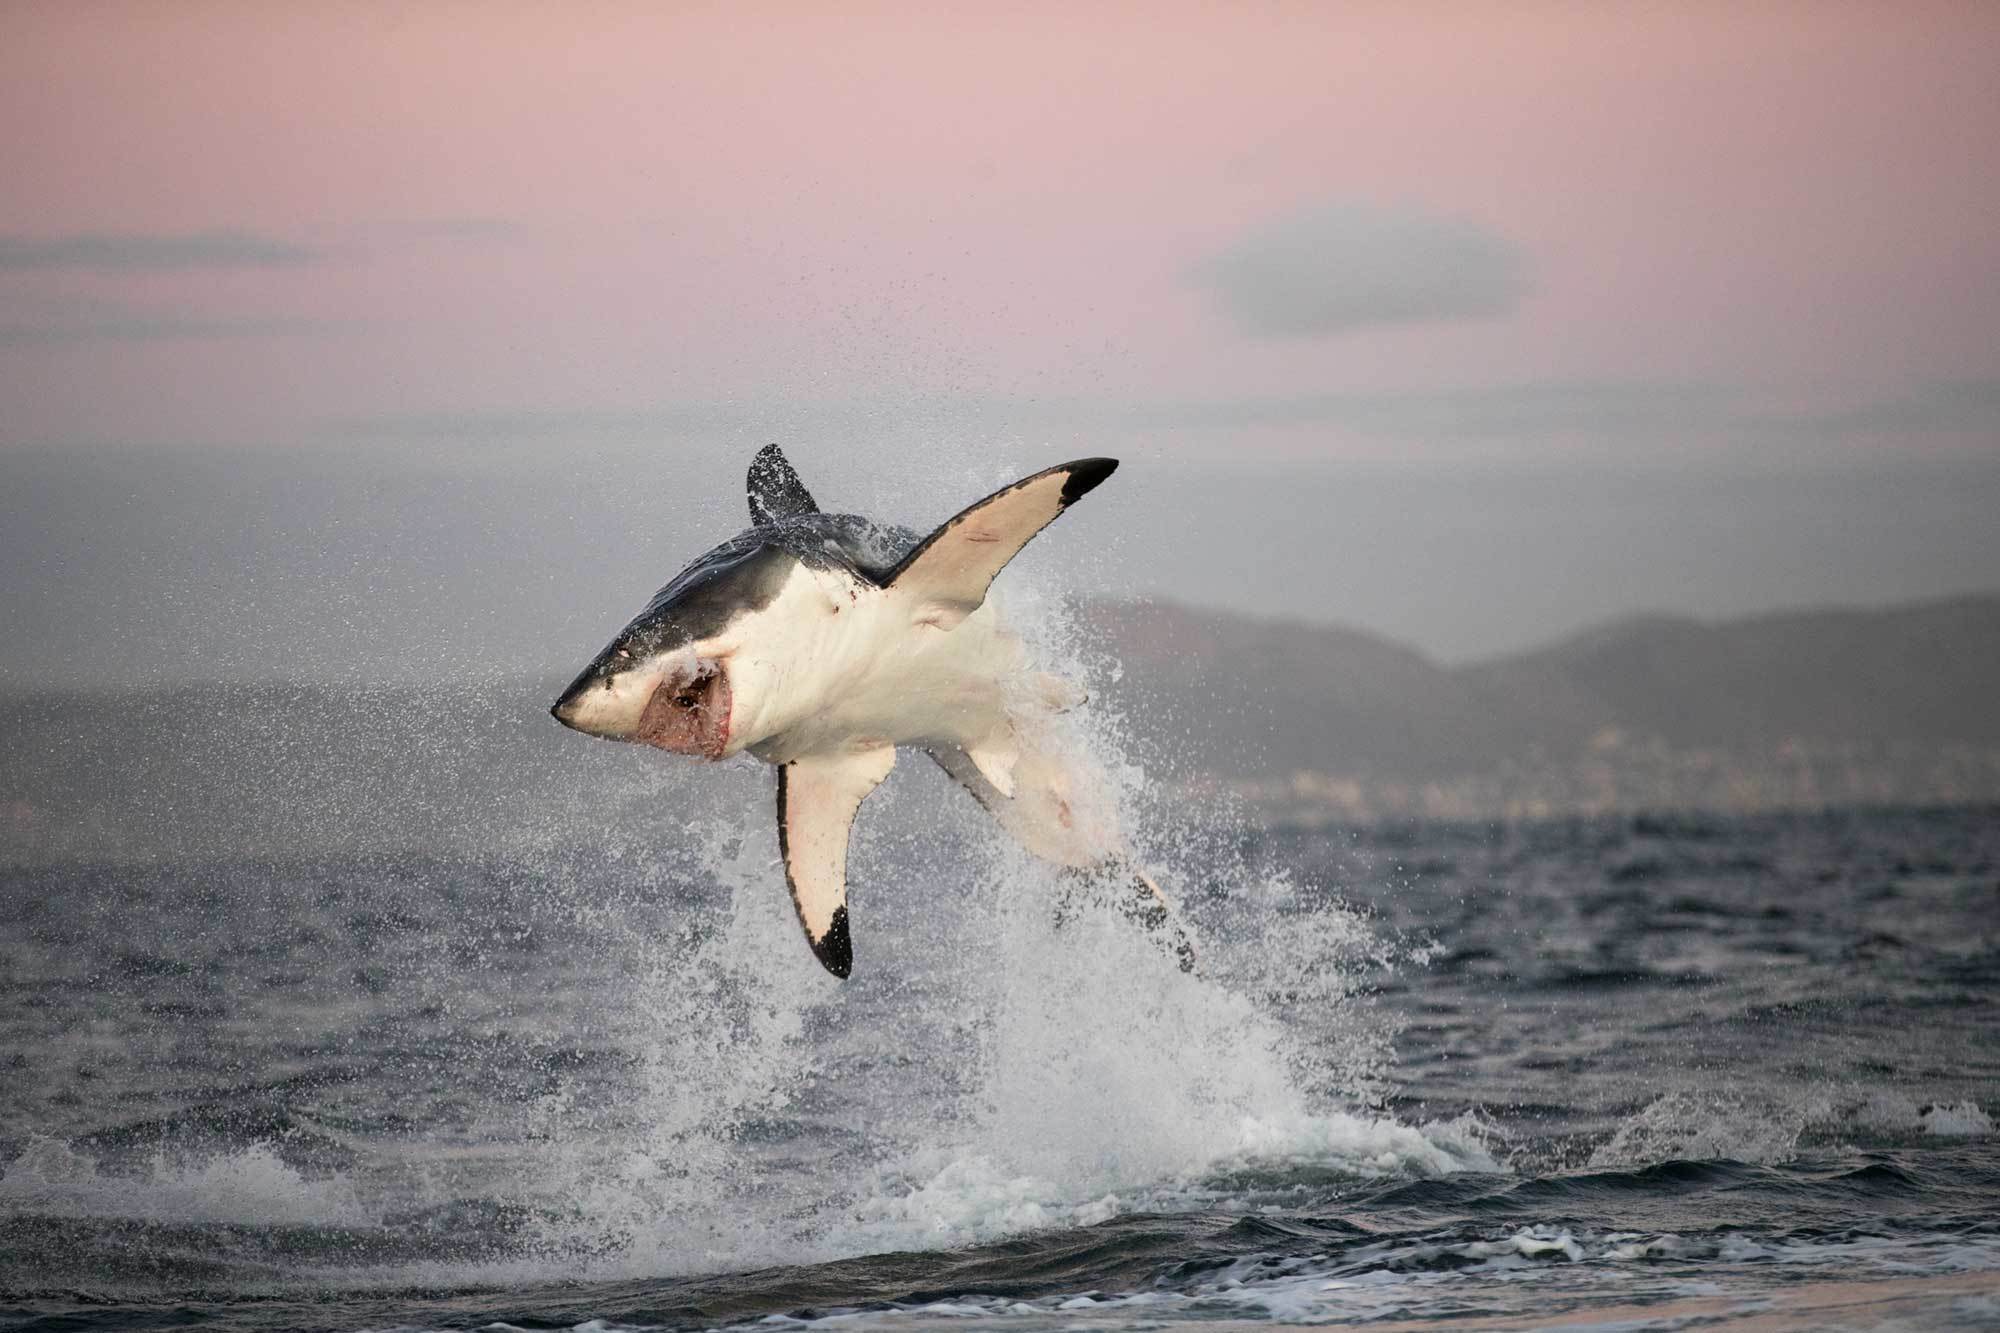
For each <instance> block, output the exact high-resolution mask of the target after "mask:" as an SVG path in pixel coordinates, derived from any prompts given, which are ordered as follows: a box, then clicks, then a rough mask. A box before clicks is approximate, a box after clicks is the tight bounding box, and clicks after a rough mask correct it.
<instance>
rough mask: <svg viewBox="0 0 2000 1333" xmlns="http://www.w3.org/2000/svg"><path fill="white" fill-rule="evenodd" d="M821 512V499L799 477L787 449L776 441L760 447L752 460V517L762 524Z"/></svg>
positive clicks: (751, 519)
mask: <svg viewBox="0 0 2000 1333" xmlns="http://www.w3.org/2000/svg"><path fill="white" fill-rule="evenodd" d="M818 512H819V504H818V502H817V501H815V500H814V499H813V498H812V492H811V491H808V490H807V489H806V485H805V483H804V482H802V481H800V480H799V474H798V473H797V472H796V471H794V470H793V468H792V460H791V459H789V458H786V457H785V451H784V450H782V449H780V448H779V447H778V446H777V445H775V444H767V445H765V446H764V447H763V448H762V449H759V450H758V451H757V456H756V457H755V458H753V459H751V460H750V521H751V522H752V523H754V524H756V525H757V526H758V527H762V526H764V525H765V524H766V523H776V522H777V521H778V520H779V519H783V518H798V517H800V516H801V515H803V514H817V513H818Z"/></svg>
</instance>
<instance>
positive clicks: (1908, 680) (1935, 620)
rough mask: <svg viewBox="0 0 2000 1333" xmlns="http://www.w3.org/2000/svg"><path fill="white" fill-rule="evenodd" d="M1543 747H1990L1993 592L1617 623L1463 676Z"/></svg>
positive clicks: (1995, 719)
mask: <svg viewBox="0 0 2000 1333" xmlns="http://www.w3.org/2000/svg"><path fill="white" fill-rule="evenodd" d="M1458 674H1459V677H1460V678H1461V679H1463V680H1465V681H1466V682H1467V683H1468V684H1470V685H1471V686H1472V687H1473V688H1475V689H1477V690H1479V691H1480V692H1481V693H1483V694H1484V695H1485V696H1487V697H1489V698H1492V699H1494V700H1496V701H1500V702H1503V703H1504V704H1505V705H1507V706H1510V707H1513V708H1515V709H1518V710H1520V711H1521V713H1522V716H1523V717H1524V719H1532V722H1533V725H1534V726H1536V727H1537V728H1538V729H1545V733H1546V734H1545V735H1543V737H1542V739H1544V740H1545V741H1546V742H1555V741H1557V740H1559V739H1560V740H1568V741H1571V742H1574V741H1576V740H1580V739H1583V738H1585V737H1587V736H1588V735H1589V734H1590V733H1591V732H1592V731H1594V730H1596V729H1597V728H1600V727H1603V726H1617V727H1620V728H1624V729H1627V730H1631V731H1637V732H1643V733H1645V734H1648V735H1656V736H1660V737H1662V738H1664V739H1667V740H1669V741H1671V742H1673V743H1674V744H1677V745H1686V746H1732V745H1745V744H1761V745H1769V744H1776V743H1779V742H1783V741H1786V740H1806V741H1818V742H1826V743H1875V742H1902V743H1910V744H1972V745H2000V597H1968V598H1958V599H1954V600H1951V601H1944V602H1929V603H1924V604H1921V605H1915V606H1907V607H1899V608H1895V609H1892V610H1886V611H1851V610H1828V611H1796V612H1787V613H1785V614H1782V615H1772V616H1759V617H1756V618H1754V619H1747V620H1735V621H1728V622H1724V623H1720V624H1705V623H1703V622H1700V621H1694V620H1677V619H1660V618H1654V619H1644V620H1631V621H1622V622H1619V623H1617V624H1614V625H1609V626H1605V627H1603V628H1601V629H1598V630H1595V631H1592V632H1590V633H1587V634H1584V635H1580V636H1578V637H1576V638H1573V639H1569V640H1566V641H1564V642H1562V643H1557V644H1553V645H1551V646H1549V647H1547V648H1543V649H1540V650H1538V651H1536V652H1532V653H1527V654H1524V655H1522V656H1519V657H1513V658H1508V659H1506V660H1503V661H1498V662H1493V663H1489V664H1485V665H1481V666H1476V667H1472V668H1469V669H1467V670H1465V671H1462V672H1460V673H1458Z"/></svg>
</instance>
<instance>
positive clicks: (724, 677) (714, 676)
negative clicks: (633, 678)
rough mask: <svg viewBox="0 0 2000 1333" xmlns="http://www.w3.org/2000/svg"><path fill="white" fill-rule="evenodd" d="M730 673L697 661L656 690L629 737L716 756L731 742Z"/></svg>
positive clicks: (668, 748)
mask: <svg viewBox="0 0 2000 1333" xmlns="http://www.w3.org/2000/svg"><path fill="white" fill-rule="evenodd" d="M729 702H730V692H729V672H728V671H726V670H725V669H724V668H723V665H722V663H720V662H699V663H697V664H696V665H695V666H694V667H693V669H692V670H691V671H690V670H680V671H676V672H674V673H672V674H670V675H668V676H667V677H666V678H665V679H664V680H662V681H661V682H660V683H659V685H658V686H657V687H655V688H654V690H653V694H652V697H651V698H649V699H648V700H646V709H645V711H644V712H642V713H641V714H640V715H639V725H638V727H637V729H636V730H635V731H634V732H633V734H632V739H633V740H635V741H639V742H640V743H642V744H645V745H655V746H658V747H659V748H660V749H662V750H666V751H669V752H670V753H673V754H688V755H694V756H696V757H697V758H700V759H720V758H722V752H723V750H724V749H725V748H727V746H728V744H729Z"/></svg>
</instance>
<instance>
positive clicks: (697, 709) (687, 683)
mask: <svg viewBox="0 0 2000 1333" xmlns="http://www.w3.org/2000/svg"><path fill="white" fill-rule="evenodd" d="M757 536H758V534H757V533H756V531H755V530H754V529H753V530H752V531H751V532H747V533H745V534H743V535H742V536H740V537H738V538H735V539H734V540H732V541H728V542H724V543H723V544H722V545H721V546H718V547H716V548H715V549H714V550H712V551H710V552H708V553H707V554H706V555H703V556H702V557H701V558H700V559H698V560H696V561H695V562H694V563H693V564H691V565H689V566H688V567H687V568H686V569H684V570H682V571H681V572H680V574H679V575H677V576H676V577H675V578H674V580H673V582H671V583H669V584H668V585H667V586H666V587H664V588H662V589H661V590H660V591H659V593H658V594H656V595H655V596H654V598H653V600H652V601H651V602H650V603H648V604H647V606H646V609H645V610H644V611H641V612H640V613H639V614H638V615H637V616H636V617H634V618H633V620H632V622H631V623H630V624H628V625H627V626H625V628H624V629H622V630H620V631H619V632H618V636H617V637H616V638H614V639H612V641H611V642H610V643H608V644H606V645H605V647H604V651H602V652H600V653H599V654H597V656H596V657H594V658H592V659H591V661H590V664H589V665H587V666H586V667H584V669H583V670H582V671H581V672H579V673H578V674H577V677H576V679H575V680H573V681H571V682H570V685H569V688H568V689H566V690H564V691H563V692H562V696H561V697H560V698H558V699H557V700H556V702H555V705H554V706H553V707H551V708H550V709H549V711H550V712H551V713H552V714H554V715H555V718H556V720H557V721H558V722H560V723H562V724H563V725H564V726H566V727H570V728H573V729H574V730H577V731H581V732H583V733H585V734H586V735H591V736H599V737H602V738H604V739H605V740H614V741H631V742H635V743H637V744H641V745H652V746H656V747H657V748H659V749H662V750H667V751H669V752H671V753H674V754H685V755H693V756H695V757H697V758H702V759H721V758H723V757H725V756H726V755H729V754H733V753H735V751H736V750H737V749H740V748H742V747H741V740H742V739H743V738H741V737H739V736H738V734H737V732H738V728H737V727H736V726H735V725H734V724H735V722H736V721H737V720H738V719H739V718H741V717H742V716H743V713H744V706H745V704H746V702H750V701H747V700H746V699H745V697H744V695H745V691H744V689H743V688H741V686H740V684H739V682H738V681H736V680H735V679H734V676H733V674H732V671H731V659H732V658H733V657H734V656H735V654H736V651H737V649H738V648H739V647H740V644H739V642H738V640H739V639H740V638H741V635H740V633H739V632H738V631H739V630H740V628H741V626H742V625H743V622H744V621H745V619H746V618H748V617H752V616H754V615H755V613H756V612H758V611H760V610H762V609H763V608H764V607H766V606H768V605H769V604H770V603H771V601H772V599H773V598H774V597H776V596H777V593H778V591H779V589H780V587H781V586H782V585H783V583H784V580H785V577H786V574H787V573H788V572H789V570H790V568H791V566H792V565H794V564H795V563H796V562H795V561H794V560H793V559H792V558H791V557H790V556H788V555H786V554H785V553H784V552H782V551H780V550H778V549H776V548H774V547H772V546H769V545H767V544H766V543H764V542H763V541H761V540H758V539H757ZM751 688H752V689H754V688H755V687H754V685H752V686H751ZM732 741H736V742H738V744H736V745H734V746H732V744H731V742H732Z"/></svg>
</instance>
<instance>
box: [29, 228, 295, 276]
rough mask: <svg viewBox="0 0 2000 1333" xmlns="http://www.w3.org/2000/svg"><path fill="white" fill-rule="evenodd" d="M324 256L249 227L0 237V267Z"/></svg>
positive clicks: (152, 265)
mask: <svg viewBox="0 0 2000 1333" xmlns="http://www.w3.org/2000/svg"><path fill="white" fill-rule="evenodd" d="M324 257H325V255H324V252H323V251H320V250H317V249H313V248H311V247H308V246H303V245H299V244H297V243H295V242H292V241H286V240H281V239H279V238H277V237H274V236H265V235H260V234H258V233H256V232H247V231H227V230H218V231H189V232H163V233H143V232H75V233H72V234H70V235H66V236H0V269H13V270H38V269H39V270H46V269H95V270H99V271H106V270H110V271H119V272H135V271H144V270H164V269H216V268H281V267H290V266H294V265H298V264H310V263H315V262H317V261H318V260H320V259H322V258H324Z"/></svg>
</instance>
